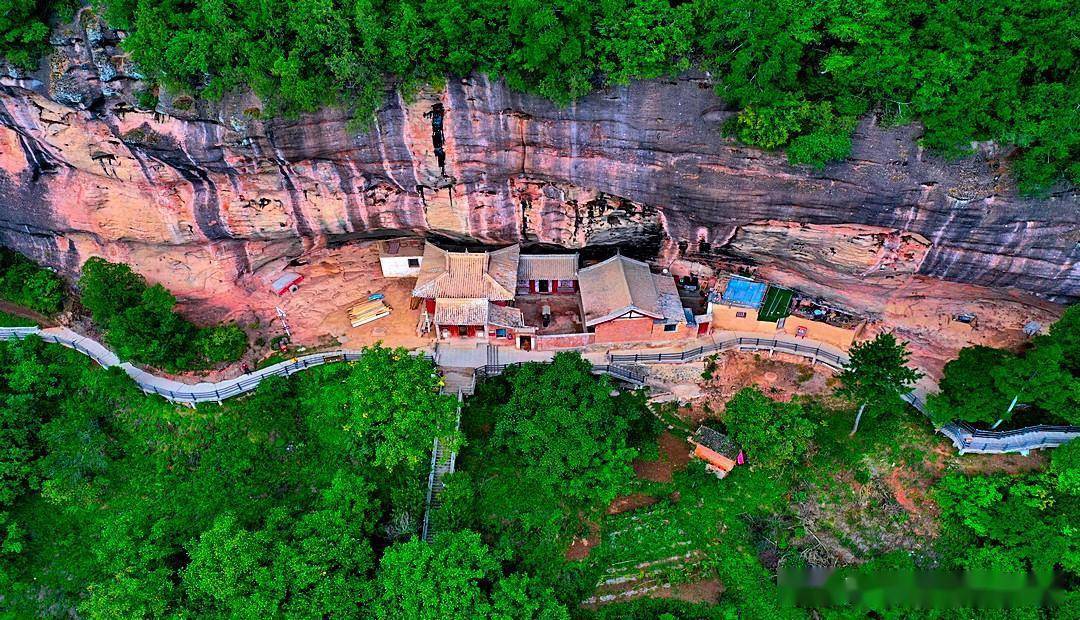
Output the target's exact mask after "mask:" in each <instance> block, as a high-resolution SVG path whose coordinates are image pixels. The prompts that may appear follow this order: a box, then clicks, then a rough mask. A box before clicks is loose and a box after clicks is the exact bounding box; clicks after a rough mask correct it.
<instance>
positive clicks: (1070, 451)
mask: <svg viewBox="0 0 1080 620" xmlns="http://www.w3.org/2000/svg"><path fill="white" fill-rule="evenodd" d="M1050 472H1051V473H1052V474H1053V475H1054V483H1055V485H1056V486H1057V489H1058V491H1060V492H1062V493H1064V494H1066V495H1071V496H1074V497H1080V441H1075V440H1074V441H1070V442H1068V443H1066V444H1065V445H1063V446H1058V447H1057V448H1055V449H1054V451H1053V452H1051V453H1050Z"/></svg>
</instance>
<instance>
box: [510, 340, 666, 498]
mask: <svg viewBox="0 0 1080 620" xmlns="http://www.w3.org/2000/svg"><path fill="white" fill-rule="evenodd" d="M591 368H592V366H591V364H589V362H588V361H586V360H584V359H583V358H582V357H581V356H580V355H578V354H577V353H559V354H556V356H555V359H554V360H552V362H551V363H550V364H525V365H522V366H521V367H519V368H516V369H514V370H513V371H512V372H511V373H509V374H508V376H507V379H508V381H509V397H508V398H507V399H506V400H505V401H504V402H503V403H501V404H500V405H498V406H497V407H496V409H495V416H496V422H495V427H494V432H493V433H492V445H493V446H495V447H497V448H500V449H502V450H504V451H505V452H506V453H507V454H508V455H510V456H511V458H513V459H514V460H515V461H516V462H517V463H518V467H519V469H520V472H521V473H520V476H521V478H522V479H524V481H526V483H527V484H533V485H535V486H536V487H538V488H540V489H543V491H542V492H543V493H545V494H546V493H552V494H555V495H557V496H566V497H569V498H572V499H574V500H578V501H582V502H585V503H592V502H604V503H606V502H610V501H611V500H612V499H614V498H615V492H616V489H617V487H618V485H619V484H620V483H621V482H622V481H624V480H626V479H627V478H629V476H630V475H631V470H630V461H631V460H632V459H633V457H634V456H635V455H636V451H635V450H634V449H633V448H631V447H629V445H628V439H629V436H630V434H631V432H632V427H633V426H634V425H636V424H638V423H639V422H640V421H642V418H644V416H645V415H647V413H646V412H645V411H644V407H643V406H642V405H641V404H640V403H638V404H637V405H636V406H633V405H630V403H631V402H633V399H634V398H635V396H634V395H633V394H620V395H619V396H618V397H612V395H611V389H612V385H611V383H610V382H608V381H597V380H596V379H595V378H593V376H592V374H591ZM628 405H629V406H628Z"/></svg>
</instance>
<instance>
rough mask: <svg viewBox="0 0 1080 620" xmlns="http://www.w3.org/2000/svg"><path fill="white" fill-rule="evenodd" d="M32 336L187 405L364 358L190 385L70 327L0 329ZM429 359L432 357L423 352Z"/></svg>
mask: <svg viewBox="0 0 1080 620" xmlns="http://www.w3.org/2000/svg"><path fill="white" fill-rule="evenodd" d="M28 336H38V337H40V338H41V339H42V340H44V341H45V342H51V343H55V344H59V345H62V346H65V347H68V348H70V349H75V350H76V351H78V352H80V353H82V354H84V355H86V356H88V357H90V358H91V359H93V360H94V361H95V362H97V363H98V364H100V365H101V366H103V367H105V368H110V367H113V366H116V367H119V368H120V369H121V370H123V371H124V372H125V373H127V375H128V376H129V377H131V379H132V380H133V381H135V383H136V384H137V385H138V386H139V388H140V389H141V390H142V391H143V392H146V393H148V394H157V395H158V396H161V397H163V398H165V399H166V400H169V401H172V402H176V403H184V404H195V403H206V402H217V403H220V402H221V401H222V400H224V399H226V398H232V397H233V396H238V395H240V394H243V393H245V392H250V391H252V390H254V389H255V388H256V387H258V385H259V384H260V383H261V382H262V381H263V379H266V378H268V377H287V376H289V375H292V374H295V373H297V372H300V371H302V370H307V369H308V368H313V367H315V366H321V365H323V364H325V363H334V362H355V361H356V360H358V359H360V356H361V355H362V354H363V352H362V351H356V350H335V351H321V352H317V353H310V354H308V355H304V356H302V357H298V358H294V359H292V360H287V361H283V362H278V363H277V364H273V365H271V366H267V367H266V368H260V369H258V370H254V371H252V372H249V373H245V374H243V375H240V376H239V377H236V378H233V379H226V380H223V381H218V382H216V383H207V382H203V383H197V384H194V385H192V384H188V383H182V382H180V381H176V380H173V379H168V378H166V377H159V376H157V375H153V374H151V373H148V372H146V371H144V370H142V369H140V368H137V367H135V366H134V365H132V364H130V363H127V362H121V361H120V359H119V358H118V357H116V355H115V354H114V353H112V352H111V351H109V350H108V349H106V348H105V347H104V346H102V345H101V344H100V343H98V342H97V341H95V340H92V339H90V338H86V337H84V336H80V335H79V334H77V333H75V332H73V331H71V330H69V329H66V328H50V329H48V330H42V329H40V328H37V327H0V340H16V339H17V340H22V339H24V338H27V337H28ZM421 354H422V355H424V357H425V358H428V359H430V356H428V355H426V354H423V353H421Z"/></svg>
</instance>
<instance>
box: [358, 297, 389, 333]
mask: <svg viewBox="0 0 1080 620" xmlns="http://www.w3.org/2000/svg"><path fill="white" fill-rule="evenodd" d="M389 315H390V307H389V306H387V305H386V304H385V303H384V302H383V300H382V299H366V300H364V301H362V302H360V303H358V304H356V305H354V306H353V307H351V308H349V321H350V322H351V323H352V326H353V327H360V326H361V325H363V324H365V323H370V322H372V321H375V320H377V319H381V318H383V317H384V316H389Z"/></svg>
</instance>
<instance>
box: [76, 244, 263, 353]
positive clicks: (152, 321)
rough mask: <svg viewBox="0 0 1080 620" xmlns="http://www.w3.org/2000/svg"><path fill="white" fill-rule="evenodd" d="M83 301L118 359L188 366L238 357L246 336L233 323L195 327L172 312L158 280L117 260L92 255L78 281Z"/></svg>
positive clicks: (169, 297) (172, 302) (173, 300)
mask: <svg viewBox="0 0 1080 620" xmlns="http://www.w3.org/2000/svg"><path fill="white" fill-rule="evenodd" d="M79 286H80V288H81V290H82V302H83V305H84V306H86V308H87V309H88V310H90V314H91V315H92V316H93V318H94V322H95V323H97V324H98V326H99V327H101V328H102V329H103V330H104V331H105V340H106V341H107V342H108V343H109V345H110V346H112V347H113V348H114V349H115V351H116V354H117V355H118V356H119V357H120V359H130V360H133V361H136V362H141V363H145V364H150V365H152V366H157V367H160V368H164V369H166V370H191V369H195V368H201V367H205V366H207V365H210V364H217V363H221V362H232V361H236V360H238V359H240V357H241V356H243V354H244V351H245V350H246V349H247V334H245V333H244V331H243V330H242V329H240V327H239V326H238V325H236V324H230V325H219V326H214V327H197V326H195V325H193V324H192V323H191V322H189V321H188V320H187V319H185V318H183V317H182V316H180V315H179V314H177V313H176V311H175V306H176V298H175V297H173V295H172V293H170V292H169V291H168V290H166V289H165V287H163V286H161V285H160V284H156V285H154V286H149V287H148V286H147V285H146V280H144V279H143V277H142V276H140V275H139V274H137V273H135V272H134V271H132V270H131V268H130V267H128V266H127V265H124V264H120V263H110V262H108V261H106V260H104V259H101V258H96V257H95V258H91V259H90V260H88V261H86V264H85V265H84V266H83V275H82V278H81V279H80V280H79Z"/></svg>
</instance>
